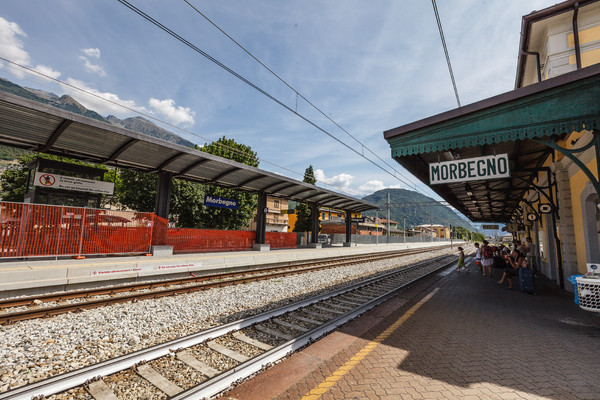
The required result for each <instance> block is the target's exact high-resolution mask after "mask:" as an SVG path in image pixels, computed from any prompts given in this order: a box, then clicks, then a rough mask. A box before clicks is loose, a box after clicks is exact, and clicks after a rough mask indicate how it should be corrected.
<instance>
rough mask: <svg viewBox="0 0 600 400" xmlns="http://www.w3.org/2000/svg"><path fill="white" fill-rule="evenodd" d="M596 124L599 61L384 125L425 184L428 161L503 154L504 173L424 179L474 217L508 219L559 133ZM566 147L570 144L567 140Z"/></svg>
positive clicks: (599, 117)
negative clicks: (389, 126) (476, 177)
mask: <svg viewBox="0 0 600 400" xmlns="http://www.w3.org/2000/svg"><path fill="white" fill-rule="evenodd" d="M599 125H600V65H593V66H590V67H587V68H583V69H580V70H577V71H574V72H570V73H568V74H564V75H560V76H558V77H555V78H552V79H548V80H545V81H542V82H539V83H536V84H533V85H529V86H526V87H523V88H519V89H516V90H514V91H511V92H508V93H504V94H501V95H498V96H495V97H491V98H488V99H485V100H482V101H480V102H477V103H473V104H470V105H467V106H464V107H460V108H457V109H454V110H451V111H448V112H445V113H442V114H438V115H435V116H432V117H429V118H426V119H423V120H420V121H416V122H413V123H410V124H407V125H404V126H400V127H397V128H394V129H391V130H388V131H386V132H384V137H385V139H386V140H387V141H388V143H389V145H390V147H391V151H392V157H393V158H394V159H395V160H396V161H398V163H400V164H401V165H402V166H403V167H405V168H406V169H407V170H408V171H409V172H411V173H412V174H413V175H415V176H416V177H417V178H419V179H420V180H421V181H422V182H424V183H426V184H428V185H429V184H430V179H429V178H430V177H429V164H432V163H439V162H446V161H456V160H465V159H469V158H477V157H482V156H492V155H500V154H507V155H508V159H509V165H510V177H508V178H507V177H504V178H499V179H489V180H472V181H467V180H464V181H458V182H449V183H442V184H431V185H430V187H431V189H432V190H434V191H435V192H436V193H437V194H439V195H440V196H441V197H442V198H444V199H445V200H446V201H447V202H448V203H450V204H451V205H452V206H453V207H455V208H456V209H457V210H459V211H460V212H461V213H463V214H464V215H465V216H467V217H468V218H469V219H471V220H472V221H474V222H491V221H493V222H509V221H510V219H511V216H512V214H513V212H514V211H515V210H516V209H517V208H518V207H519V203H520V202H521V201H522V200H523V199H524V197H525V194H526V192H527V191H528V190H530V189H531V188H532V184H533V183H534V180H535V178H536V177H537V176H538V175H539V173H540V172H543V171H544V170H546V171H548V168H547V167H545V166H544V163H545V161H546V160H547V158H548V156H549V155H551V154H552V152H553V150H552V148H551V147H549V143H550V144H556V142H557V141H560V140H561V139H564V137H566V135H568V134H570V133H572V132H574V131H577V132H579V131H581V130H583V129H586V130H588V131H592V130H595V129H598V128H599ZM567 145H568V146H572V144H571V143H569V144H567Z"/></svg>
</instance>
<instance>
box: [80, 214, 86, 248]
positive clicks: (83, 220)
mask: <svg viewBox="0 0 600 400" xmlns="http://www.w3.org/2000/svg"><path fill="white" fill-rule="evenodd" d="M84 227H85V208H84V209H83V215H82V216H81V235H80V236H79V256H80V257H81V251H82V249H83V230H84Z"/></svg>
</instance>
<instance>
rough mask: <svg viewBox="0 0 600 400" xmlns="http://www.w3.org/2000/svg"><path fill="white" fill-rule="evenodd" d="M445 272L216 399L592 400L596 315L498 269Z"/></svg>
mask: <svg viewBox="0 0 600 400" xmlns="http://www.w3.org/2000/svg"><path fill="white" fill-rule="evenodd" d="M454 268H455V267H452V268H449V269H446V270H445V271H442V272H440V273H438V274H436V275H434V276H431V277H429V278H427V279H426V280H425V281H423V282H422V283H419V284H417V285H415V286H413V287H411V288H410V289H408V290H407V291H405V292H403V293H401V294H400V295H398V296H396V297H395V298H393V299H391V300H389V301H388V302H386V303H384V304H382V305H381V306H379V307H377V308H376V309H373V310H371V311H370V312H368V313H366V314H364V315H363V316H361V317H359V318H357V319H356V320H354V321H352V322H351V323H349V324H347V325H346V326H344V327H342V328H341V329H340V330H338V331H336V332H334V333H332V334H330V335H328V336H326V337H325V338H323V339H321V340H319V341H317V342H315V343H314V344H312V345H310V346H309V347H307V348H306V349H304V350H303V351H301V352H299V353H295V354H294V355H292V356H291V357H290V358H288V359H286V360H285V361H283V362H281V363H279V364H277V365H275V366H273V367H271V368H269V369H267V370H266V371H265V372H263V373H262V374H260V375H257V376H256V377H254V378H253V379H252V380H249V381H248V382H245V383H243V384H241V385H240V386H238V387H236V388H235V389H233V390H231V391H230V392H228V393H225V394H224V395H223V397H222V398H221V400H225V399H227V400H233V399H236V400H259V399H260V400H264V399H276V400H292V399H293V400H296V399H302V400H316V399H323V400H332V399H336V400H337V399H345V400H348V399H361V400H363V399H379V400H384V399H387V400H391V399H394V400H397V399H465V400H466V399H557V400H558V399H561V400H563V399H598V398H600V377H599V376H598V372H599V371H600V316H599V315H598V314H595V313H590V312H586V311H583V310H581V309H580V308H579V307H578V306H577V305H576V304H575V303H574V302H573V298H572V295H569V294H567V293H566V292H564V291H562V290H560V289H557V288H556V287H555V286H554V284H553V283H552V282H550V281H548V280H544V279H542V278H538V280H537V282H536V291H537V292H536V294H535V295H527V294H525V293H522V292H520V291H519V290H506V289H505V287H503V286H501V285H498V284H497V283H496V281H497V280H498V279H499V277H500V274H501V272H502V271H501V270H498V269H496V270H495V271H494V275H495V276H494V279H490V277H484V276H482V275H481V274H480V273H479V272H474V271H475V267H474V266H473V264H472V260H471V265H470V266H469V268H470V269H471V271H473V272H470V273H466V272H461V273H457V272H455V271H454ZM515 280H516V279H515ZM515 283H516V282H515ZM515 286H516V287H518V283H516V285H515Z"/></svg>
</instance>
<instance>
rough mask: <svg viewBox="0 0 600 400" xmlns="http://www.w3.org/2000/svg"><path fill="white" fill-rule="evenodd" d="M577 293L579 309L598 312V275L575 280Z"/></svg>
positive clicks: (599, 291)
mask: <svg viewBox="0 0 600 400" xmlns="http://www.w3.org/2000/svg"><path fill="white" fill-rule="evenodd" d="M575 279H576V281H577V290H578V292H579V307H581V308H582V309H583V310H586V311H592V312H600V275H587V276H585V277H584V276H580V277H577V278H575Z"/></svg>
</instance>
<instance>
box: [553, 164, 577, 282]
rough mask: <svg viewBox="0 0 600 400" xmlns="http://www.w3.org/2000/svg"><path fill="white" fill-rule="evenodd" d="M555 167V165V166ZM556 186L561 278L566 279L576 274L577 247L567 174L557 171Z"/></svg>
mask: <svg viewBox="0 0 600 400" xmlns="http://www.w3.org/2000/svg"><path fill="white" fill-rule="evenodd" d="M555 165H557V164H555ZM555 174H556V185H557V194H556V197H557V199H558V206H559V209H558V215H559V218H560V222H559V233H560V241H561V249H562V258H563V276H564V280H565V282H568V281H567V279H568V278H569V277H570V276H571V275H574V274H576V273H577V246H576V243H575V225H574V223H573V203H572V198H571V182H570V180H569V172H568V171H567V170H565V169H557V170H556V172H555Z"/></svg>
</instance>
